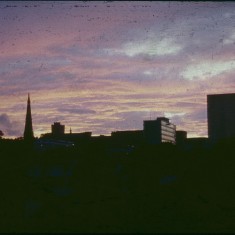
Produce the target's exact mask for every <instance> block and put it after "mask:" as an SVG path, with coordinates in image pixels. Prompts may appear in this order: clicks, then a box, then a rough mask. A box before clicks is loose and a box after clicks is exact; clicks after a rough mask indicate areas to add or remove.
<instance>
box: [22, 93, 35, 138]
mask: <svg viewBox="0 0 235 235" xmlns="http://www.w3.org/2000/svg"><path fill="white" fill-rule="evenodd" d="M33 138H34V135H33V125H32V116H31V106H30V96H29V94H28V101H27V111H26V118H25V128H24V140H32V139H33Z"/></svg>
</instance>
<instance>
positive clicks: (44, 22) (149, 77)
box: [0, 1, 235, 138]
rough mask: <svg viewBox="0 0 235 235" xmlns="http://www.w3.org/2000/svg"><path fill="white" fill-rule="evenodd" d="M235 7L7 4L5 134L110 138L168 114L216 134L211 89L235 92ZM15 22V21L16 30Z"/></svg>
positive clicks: (0, 60)
mask: <svg viewBox="0 0 235 235" xmlns="http://www.w3.org/2000/svg"><path fill="white" fill-rule="evenodd" d="M233 10H234V3H229V2H225V3H222V2H221V3H220V2H214V3H213V2H211V3H205V2H190V3H184V2H156V3H155V2H138V1H137V2H124V3H121V2H112V3H108V2H97V3H93V2H77V3H73V2H63V1H60V2H55V3H51V2H50V3H46V2H41V3H40V2H39V3H35V4H34V3H32V2H31V3H30V2H29V3H24V2H19V3H17V2H10V3H9V2H7V1H6V2H4V1H1V3H0V12H1V14H0V20H1V22H2V24H1V26H0V36H1V37H0V38H1V39H0V45H1V47H0V75H1V76H0V84H1V92H0V97H1V100H2V101H3V102H1V105H0V130H2V131H3V132H4V137H5V138H17V137H19V136H21V135H22V133H23V131H24V119H25V116H24V115H25V114H24V113H25V109H26V103H25V94H26V93H27V92H30V93H32V94H33V97H32V99H31V103H32V105H33V107H34V109H35V111H36V112H34V110H33V114H32V115H33V116H32V118H33V121H34V122H35V126H34V135H35V136H36V137H39V136H40V135H41V134H43V133H45V132H49V131H50V125H51V124H52V123H53V122H58V121H60V122H62V123H64V124H65V126H66V128H68V129H66V132H69V129H70V128H72V130H73V131H74V132H86V131H92V133H93V134H94V135H101V134H103V135H108V134H110V133H111V132H112V131H118V130H135V129H136V130H138V129H141V128H142V125H143V123H142V122H143V120H147V119H149V118H150V117H151V118H152V119H155V118H157V117H161V116H165V117H168V118H170V120H171V121H172V122H173V123H175V124H176V125H177V127H178V128H179V129H182V130H187V132H188V136H189V137H200V136H202V137H207V113H206V95H207V94H221V93H233V92H234V88H235V87H234V84H235V83H234V68H235V67H234V62H233V53H232V51H233V49H234V33H233ZM9 25H10V26H12V27H9Z"/></svg>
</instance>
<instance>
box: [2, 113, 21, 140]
mask: <svg viewBox="0 0 235 235" xmlns="http://www.w3.org/2000/svg"><path fill="white" fill-rule="evenodd" d="M0 130H2V131H3V133H4V135H6V136H18V137H19V136H21V135H22V130H21V128H20V125H19V122H17V121H12V120H10V118H9V116H8V115H7V114H5V113H3V114H0Z"/></svg>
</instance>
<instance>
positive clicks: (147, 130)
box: [144, 117, 176, 144]
mask: <svg viewBox="0 0 235 235" xmlns="http://www.w3.org/2000/svg"><path fill="white" fill-rule="evenodd" d="M144 137H145V140H146V141H147V143H150V144H160V143H172V144H175V142H176V126H175V125H174V124H172V123H170V121H169V119H168V118H166V117H158V118H157V119H156V120H146V121H144Z"/></svg>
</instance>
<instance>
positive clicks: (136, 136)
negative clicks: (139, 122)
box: [111, 130, 144, 145]
mask: <svg viewBox="0 0 235 235" xmlns="http://www.w3.org/2000/svg"><path fill="white" fill-rule="evenodd" d="M111 137H112V140H113V141H114V142H116V143H122V144H134V145H135V144H140V143H142V142H143V141H144V135H143V130H130V131H129V130H128V131H114V132H112V133H111Z"/></svg>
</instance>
